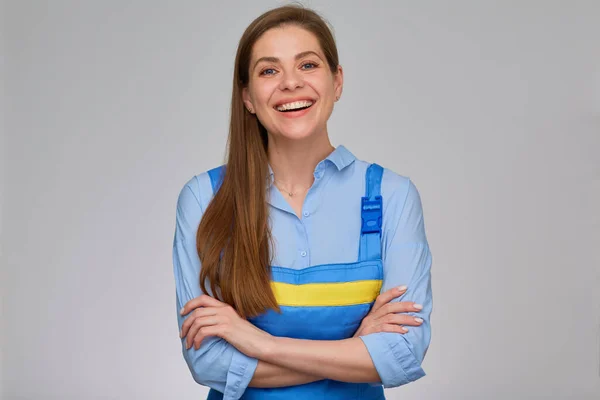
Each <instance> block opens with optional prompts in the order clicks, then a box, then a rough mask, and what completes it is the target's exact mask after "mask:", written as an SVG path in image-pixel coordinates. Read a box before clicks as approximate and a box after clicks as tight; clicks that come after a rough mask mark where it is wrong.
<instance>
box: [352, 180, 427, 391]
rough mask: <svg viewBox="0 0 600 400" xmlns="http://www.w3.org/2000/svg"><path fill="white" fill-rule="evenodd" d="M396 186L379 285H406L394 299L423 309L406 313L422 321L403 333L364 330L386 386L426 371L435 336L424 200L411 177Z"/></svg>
mask: <svg viewBox="0 0 600 400" xmlns="http://www.w3.org/2000/svg"><path fill="white" fill-rule="evenodd" d="M397 187H400V189H399V190H398V191H397V192H395V193H394V194H393V195H390V196H389V197H390V201H389V202H388V204H390V205H388V211H387V212H388V213H389V214H388V216H387V217H388V218H387V219H386V220H387V226H384V238H383V243H384V246H383V265H384V281H383V286H382V289H381V291H382V292H385V291H387V290H389V289H391V288H393V287H396V286H401V285H407V286H408V289H407V291H406V293H404V294H403V295H402V296H400V297H398V298H395V299H394V300H392V301H393V302H398V301H410V302H414V303H417V304H421V305H422V306H423V309H422V310H421V311H419V312H408V313H403V314H408V315H414V316H418V317H420V318H422V319H423V323H422V324H421V325H420V326H408V327H407V329H408V332H407V333H405V334H400V333H394V332H379V333H372V334H369V335H365V336H360V338H361V339H362V340H363V342H364V344H365V346H366V347H367V350H368V351H369V354H370V355H371V359H372V361H373V364H374V365H375V369H376V370H377V372H378V374H379V376H380V378H381V383H382V384H383V386H384V387H385V388H392V387H397V386H400V385H404V384H407V383H409V382H412V381H415V380H417V379H419V378H421V377H423V376H425V371H424V370H423V369H422V368H421V363H422V362H423V359H424V357H425V354H426V353H427V349H428V347H429V343H430V341H431V325H430V316H431V311H432V306H433V301H432V293H431V264H432V256H431V251H430V249H429V244H428V243H427V239H426V237H425V225H424V220H423V211H422V206H421V200H420V196H419V193H418V191H417V188H416V187H415V186H414V184H413V183H412V182H411V181H410V180H409V179H408V178H404V180H401V181H400V184H399V185H397ZM384 224H385V222H384Z"/></svg>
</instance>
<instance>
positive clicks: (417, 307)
mask: <svg viewBox="0 0 600 400" xmlns="http://www.w3.org/2000/svg"><path fill="white" fill-rule="evenodd" d="M413 307H414V308H416V309H417V310H422V309H423V306H422V305H421V304H416V303H415V304H414V305H413Z"/></svg>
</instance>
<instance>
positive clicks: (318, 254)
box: [173, 145, 432, 400]
mask: <svg viewBox="0 0 600 400" xmlns="http://www.w3.org/2000/svg"><path fill="white" fill-rule="evenodd" d="M368 166H369V163H368V162H365V161H362V160H359V159H357V158H356V157H355V156H354V155H353V154H352V153H351V152H350V151H349V150H348V149H346V148H345V147H344V146H342V145H340V146H338V147H337V148H336V149H335V150H334V151H333V152H332V153H331V154H330V155H329V156H328V157H327V158H326V159H324V160H322V161H321V162H319V163H318V164H317V166H316V168H315V171H314V177H315V180H314V183H313V186H312V187H311V188H310V190H309V191H308V193H307V195H306V199H305V201H304V204H303V207H302V215H301V218H298V216H296V214H295V212H294V211H293V209H292V208H291V206H290V205H289V203H288V202H287V201H286V200H285V198H284V197H283V195H282V194H281V193H280V192H279V190H278V189H277V188H276V187H275V185H273V184H272V180H273V172H272V170H271V168H270V167H269V170H270V172H271V174H270V179H269V180H268V182H269V183H268V185H267V201H268V202H269V205H270V206H269V213H270V214H269V223H270V227H271V231H272V234H273V238H274V241H275V252H274V254H273V265H279V266H285V267H288V268H295V269H303V268H307V267H310V266H313V265H320V264H333V263H350V262H355V261H357V260H358V249H359V240H360V227H361V212H360V210H361V197H362V196H364V193H365V172H366V170H367V167H368ZM212 195H213V193H212V187H211V182H210V178H209V176H208V173H207V172H203V173H200V174H199V175H196V176H194V177H193V178H191V179H190V180H189V181H188V182H186V184H185V185H184V187H183V188H182V190H181V192H180V193H179V197H178V200H177V214H176V229H175V238H174V241H173V271H174V274H175V286H176V302H177V304H176V307H177V318H178V324H179V330H181V326H182V324H183V321H184V320H185V319H186V318H187V317H188V316H184V317H182V316H180V314H179V309H181V307H183V305H184V304H185V303H187V302H188V301H190V300H191V299H193V298H195V297H198V296H200V295H201V294H202V293H201V290H200V286H199V284H198V278H199V273H200V260H199V258H198V254H197V252H196V232H197V229H198V224H199V223H200V219H201V217H202V214H203V212H204V210H206V207H207V205H208V203H209V202H210V200H211V199H212ZM381 195H382V197H383V226H382V260H383V270H384V278H383V287H382V289H381V292H384V291H386V290H388V289H390V288H392V287H395V286H401V285H407V286H408V290H407V291H406V293H405V294H404V295H403V296H401V297H399V298H396V299H394V301H413V302H415V303H419V304H422V305H423V310H422V311H420V312H417V313H408V314H410V315H415V316H419V317H421V318H423V320H424V322H423V324H422V325H421V326H418V327H408V330H409V331H408V333H405V334H399V333H388V332H380V333H372V334H369V335H365V336H360V338H361V339H362V340H363V342H364V344H365V346H366V347H367V350H368V351H369V354H370V355H371V358H372V360H373V363H374V365H375V368H376V369H377V372H378V373H379V376H380V377H381V384H383V386H384V387H385V388H391V387H397V386H400V385H403V384H406V383H409V382H411V381H414V380H416V379H418V378H420V377H422V376H424V375H425V372H424V371H423V369H422V368H421V362H422V361H423V357H424V356H425V353H426V352H427V348H428V346H429V342H430V338H431V326H430V321H429V318H430V314H431V310H432V294H431V273H430V269H431V259H432V258H431V252H430V250H429V245H428V243H427V238H426V236H425V224H424V219H423V210H422V206H421V199H420V196H419V193H418V191H417V188H416V187H415V185H414V184H413V182H412V181H411V180H410V179H409V178H407V177H404V176H402V175H399V174H396V173H395V172H393V171H391V170H389V169H387V168H384V172H383V178H382V183H381ZM209 294H210V293H209ZM181 343H182V351H183V356H184V358H185V360H186V362H187V365H188V367H189V369H190V371H191V373H192V376H193V377H194V380H195V381H196V382H198V383H199V384H201V385H205V386H208V387H211V388H214V389H216V390H218V391H220V392H222V393H223V394H224V399H226V400H229V399H231V400H233V399H239V398H240V397H241V396H242V395H243V393H244V391H245V390H246V388H247V387H248V384H249V383H250V381H251V379H252V376H253V374H254V371H255V369H256V366H257V363H258V360H257V359H255V358H251V357H248V356H246V355H245V354H243V353H241V352H240V351H238V350H237V349H236V348H235V347H233V346H232V345H230V344H229V343H227V342H226V341H225V340H224V339H221V338H218V337H209V338H206V339H205V340H204V341H203V342H202V345H201V346H200V348H199V349H198V350H195V349H194V347H193V346H192V347H191V348H190V349H189V350H186V349H185V339H182V340H181Z"/></svg>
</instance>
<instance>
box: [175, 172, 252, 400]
mask: <svg viewBox="0 0 600 400" xmlns="http://www.w3.org/2000/svg"><path fill="white" fill-rule="evenodd" d="M199 187H200V186H199V181H198V177H194V178H192V179H191V180H190V181H188V182H187V183H186V185H185V186H184V187H183V189H182V190H181V192H180V194H179V197H178V200H177V213H176V228H175V237H174V240H173V272H174V275H175V291H176V314H177V323H178V328H179V329H178V332H181V326H182V325H183V322H184V321H185V319H187V318H189V316H190V314H188V315H185V316H182V315H180V314H179V310H180V309H181V308H182V307H183V306H184V305H185V304H186V303H187V302H188V301H190V300H191V299H193V298H195V297H198V296H200V295H201V294H202V292H201V289H200V284H199V277H200V259H199V257H198V253H197V250H196V232H197V230H198V225H199V223H200V219H201V216H202V213H203V211H204V210H203V209H202V204H203V202H202V201H201V197H200V190H199ZM211 194H212V193H211ZM207 290H209V291H210V289H209V288H207ZM207 294H209V295H212V294H211V293H207ZM181 348H182V352H183V357H184V359H185V361H186V363H187V365H188V368H189V370H190V372H191V373H192V377H193V378H194V380H195V381H196V382H197V383H199V384H201V385H204V386H208V387H210V388H213V389H215V390H218V391H219V392H221V393H223V395H224V396H223V398H224V399H225V400H236V399H239V398H240V397H241V396H242V394H243V393H244V391H245V390H246V388H247V387H248V384H249V383H250V381H251V380H252V377H253V375H254V371H255V370H256V366H257V364H258V360H257V359H256V358H251V357H248V356H246V355H245V354H243V353H241V352H240V351H239V350H237V349H236V348H235V347H233V346H232V345H231V344H229V343H228V342H227V341H225V340H224V339H222V338H219V337H216V336H209V337H207V338H205V339H204V340H203V341H202V344H201V345H200V348H199V349H198V350H195V349H194V346H192V347H190V349H189V350H188V349H186V348H185V338H182V339H181Z"/></svg>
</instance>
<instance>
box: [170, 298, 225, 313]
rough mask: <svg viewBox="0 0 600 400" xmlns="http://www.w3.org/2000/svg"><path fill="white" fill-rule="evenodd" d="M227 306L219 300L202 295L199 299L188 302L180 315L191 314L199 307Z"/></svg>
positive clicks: (180, 311)
mask: <svg viewBox="0 0 600 400" xmlns="http://www.w3.org/2000/svg"><path fill="white" fill-rule="evenodd" d="M225 305H226V304H225V303H223V302H220V301H219V300H217V299H215V298H213V297H210V296H208V295H206V294H201V295H200V296H198V297H195V298H193V299H191V300H190V301H188V302H187V303H185V305H184V306H183V308H182V309H181V310H179V313H180V314H181V315H185V314H187V313H189V312H190V311H191V310H193V309H194V308H198V307H224V306H225Z"/></svg>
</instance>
